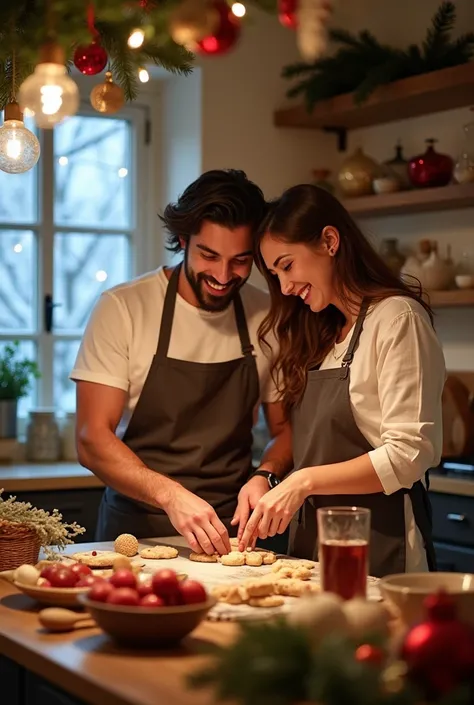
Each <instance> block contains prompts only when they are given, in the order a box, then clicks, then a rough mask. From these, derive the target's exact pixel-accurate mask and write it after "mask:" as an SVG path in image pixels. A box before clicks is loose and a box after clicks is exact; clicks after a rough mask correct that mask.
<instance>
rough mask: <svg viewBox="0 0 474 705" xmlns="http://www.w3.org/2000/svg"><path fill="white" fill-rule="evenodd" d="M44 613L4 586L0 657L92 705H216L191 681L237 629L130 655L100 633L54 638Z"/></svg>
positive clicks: (204, 630) (208, 625)
mask: <svg viewBox="0 0 474 705" xmlns="http://www.w3.org/2000/svg"><path fill="white" fill-rule="evenodd" d="M160 541H167V539H160ZM170 542H171V541H170ZM173 542H174V543H175V542H176V539H174V540H173ZM109 545H110V544H99V543H97V544H84V545H81V550H90V549H92V548H96V549H108V548H109ZM74 550H77V549H75V547H69V553H73V552H74ZM39 609H40V608H39V607H38V606H37V605H36V603H35V602H34V601H33V600H31V599H30V598H28V597H27V596H26V595H23V594H22V593H19V592H18V591H17V589H16V588H15V587H14V586H12V585H11V584H9V583H7V582H5V581H3V580H0V653H2V654H3V655H5V656H7V657H8V658H10V659H13V660H14V661H16V662H17V663H19V664H20V665H21V666H23V667H25V668H27V669H29V670H31V671H33V672H34V673H36V674H38V675H39V676H41V677H42V678H45V679H46V680H49V681H50V682H51V683H53V684H54V685H56V686H58V687H59V688H62V689H63V690H65V691H66V692H68V693H70V694H71V695H74V696H75V697H77V698H80V699H82V700H84V701H85V702H87V703H91V705H210V704H211V703H213V702H214V697H213V694H212V693H211V692H210V691H200V690H198V691H194V690H189V689H188V688H187V686H186V683H185V678H186V675H187V674H188V673H191V672H192V671H194V670H195V669H196V668H197V667H198V666H199V665H200V664H202V663H204V662H205V659H206V657H204V656H202V655H199V649H200V648H202V646H203V645H204V644H209V643H213V644H215V643H226V642H228V641H230V640H231V638H232V636H233V634H235V632H236V627H235V625H233V624H229V623H226V624H224V623H212V622H207V621H205V622H203V623H202V624H201V625H200V626H199V627H198V628H197V629H196V630H195V631H194V632H193V634H192V635H190V636H189V637H188V638H187V639H186V640H185V641H184V642H183V643H182V645H181V647H179V648H176V649H173V650H168V651H159V650H153V651H151V650H148V651H135V650H133V651H132V650H130V651H126V650H124V649H119V648H118V647H115V646H114V645H113V644H112V642H110V641H109V639H108V638H107V637H106V636H105V635H104V634H103V633H102V632H101V631H100V630H99V629H97V628H94V629H80V630H75V631H72V632H69V633H67V634H50V633H48V632H46V631H44V630H43V629H42V628H41V627H40V626H39V624H38V620H37V617H36V615H37V612H38V611H39Z"/></svg>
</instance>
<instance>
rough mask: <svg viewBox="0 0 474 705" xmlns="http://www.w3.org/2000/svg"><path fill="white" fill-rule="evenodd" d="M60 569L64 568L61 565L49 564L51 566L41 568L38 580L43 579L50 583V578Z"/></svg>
mask: <svg viewBox="0 0 474 705" xmlns="http://www.w3.org/2000/svg"><path fill="white" fill-rule="evenodd" d="M62 568H64V565H63V564H62V563H51V565H47V566H45V567H44V568H43V570H42V571H41V573H40V578H45V579H46V580H49V581H50V582H51V576H52V575H53V574H54V573H57V572H58V570H62Z"/></svg>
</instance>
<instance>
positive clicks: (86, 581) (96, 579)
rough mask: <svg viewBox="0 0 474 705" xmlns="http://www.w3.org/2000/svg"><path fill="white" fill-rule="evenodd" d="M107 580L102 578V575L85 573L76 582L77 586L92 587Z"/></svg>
mask: <svg viewBox="0 0 474 705" xmlns="http://www.w3.org/2000/svg"><path fill="white" fill-rule="evenodd" d="M103 582H105V578H101V577H100V575H83V576H82V577H81V578H79V580H78V581H77V583H76V587H91V586H92V585H95V584H96V583H103Z"/></svg>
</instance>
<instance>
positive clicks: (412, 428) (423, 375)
mask: <svg viewBox="0 0 474 705" xmlns="http://www.w3.org/2000/svg"><path fill="white" fill-rule="evenodd" d="M256 261H257V265H258V267H259V269H260V271H261V272H262V273H263V274H264V276H265V278H266V280H267V282H268V286H269V288H270V292H271V298H272V306H271V310H270V313H269V315H268V316H267V318H266V319H265V321H264V323H263V324H262V328H261V330H260V334H261V338H262V339H264V337H265V335H266V334H267V333H268V332H269V331H270V330H274V331H275V333H276V335H277V337H278V339H279V343H280V352H279V356H278V358H277V360H276V363H275V368H274V370H273V372H274V375H275V378H276V379H278V380H280V382H281V394H282V396H283V402H284V407H285V409H286V411H287V413H288V414H289V415H291V419H292V432H293V459H294V468H295V471H297V472H293V473H292V474H291V475H289V476H288V477H287V478H286V479H285V480H284V481H283V482H282V483H280V484H279V485H278V486H277V487H275V488H274V489H272V490H271V491H270V492H268V493H267V494H266V495H264V496H263V497H262V499H261V500H260V501H259V502H258V504H257V506H256V508H255V510H254V512H253V515H252V517H251V519H250V521H249V522H248V524H247V526H246V528H245V531H244V532H243V535H242V540H241V548H244V547H245V546H247V545H248V544H249V543H252V541H253V540H254V539H255V538H256V536H258V537H260V538H265V537H267V536H274V535H275V534H277V533H282V532H284V531H285V530H286V528H287V526H288V524H289V522H290V520H291V518H292V517H295V518H294V520H293V522H292V525H291V528H290V553H291V555H295V556H298V557H304V558H313V559H317V525H316V509H317V508H318V507H323V506H333V505H359V506H363V507H368V508H370V510H371V545H370V556H371V557H370V572H371V574H372V575H376V576H382V575H387V574H389V573H398V572H404V571H419V570H426V569H431V570H435V558H434V551H433V543H432V538H431V510H430V503H429V499H428V495H427V492H426V489H425V485H424V484H423V480H424V476H425V473H426V471H427V470H428V469H429V468H430V467H432V466H434V465H436V464H437V463H438V462H439V459H440V455H441V447H442V417H441V395H442V390H443V385H444V380H445V365H444V358H443V352H442V349H441V346H440V344H439V342H438V340H437V338H436V335H435V332H434V330H433V325H432V315H431V311H430V309H429V307H428V306H427V305H426V304H425V303H424V301H423V300H422V298H421V295H420V291H418V290H416V289H415V288H414V287H412V288H410V287H409V286H408V285H407V284H405V283H403V282H402V281H401V280H400V279H399V278H398V277H397V276H396V275H395V274H393V273H392V272H391V271H390V269H389V268H388V267H387V266H386V265H385V264H384V262H383V261H382V260H381V258H380V257H379V255H378V254H377V253H376V252H375V251H374V249H373V248H372V247H371V245H370V244H369V242H368V241H367V240H366V239H365V237H364V235H363V234H362V233H361V231H360V230H359V228H358V226H357V225H356V224H355V222H354V221H353V220H352V218H351V217H350V215H349V214H348V213H347V211H346V210H345V209H344V207H343V206H342V205H341V204H340V203H339V202H338V201H337V200H336V199H335V198H334V197H333V196H331V195H330V194H329V193H327V192H326V191H324V190H323V189H320V188H317V187H315V186H310V185H301V186H295V187H293V188H290V189H288V190H287V191H286V192H285V193H284V194H283V196H282V197H281V198H280V199H278V200H277V201H276V202H275V203H273V204H272V205H271V206H270V209H269V212H268V214H267V216H266V218H265V221H264V223H263V225H262V228H261V232H260V234H259V236H258V242H257V243H256ZM295 515H296V516H295Z"/></svg>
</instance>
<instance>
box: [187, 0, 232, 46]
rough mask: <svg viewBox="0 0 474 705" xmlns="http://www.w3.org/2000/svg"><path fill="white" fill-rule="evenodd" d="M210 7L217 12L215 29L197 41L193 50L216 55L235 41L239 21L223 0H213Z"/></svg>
mask: <svg viewBox="0 0 474 705" xmlns="http://www.w3.org/2000/svg"><path fill="white" fill-rule="evenodd" d="M212 7H213V8H214V9H215V10H217V12H218V13H219V20H218V24H217V29H216V30H215V32H214V34H212V35H209V37H205V38H204V39H201V41H200V42H197V44H196V49H195V51H196V53H197V54H207V55H210V56H218V55H221V54H226V53H227V52H228V51H230V49H232V47H233V46H234V45H235V44H236V43H237V40H238V39H239V37H240V22H239V21H238V19H237V17H235V15H234V14H233V13H232V10H231V9H230V7H229V5H228V4H227V3H226V2H225V0H214V2H213V3H212Z"/></svg>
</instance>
